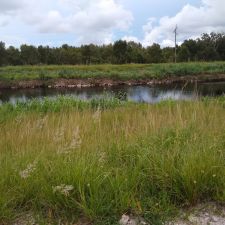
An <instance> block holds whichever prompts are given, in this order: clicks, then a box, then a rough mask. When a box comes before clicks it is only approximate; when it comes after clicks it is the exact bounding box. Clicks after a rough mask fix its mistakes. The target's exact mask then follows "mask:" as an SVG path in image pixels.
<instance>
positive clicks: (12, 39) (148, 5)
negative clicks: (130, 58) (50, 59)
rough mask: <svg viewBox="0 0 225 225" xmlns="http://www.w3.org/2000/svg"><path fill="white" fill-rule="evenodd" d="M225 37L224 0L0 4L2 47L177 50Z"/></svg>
mask: <svg viewBox="0 0 225 225" xmlns="http://www.w3.org/2000/svg"><path fill="white" fill-rule="evenodd" d="M176 25H177V26H178V43H182V41H183V40H185V39H189V38H197V37H199V36H200V35H201V34H202V33H209V32H225V0H169V1H166V0H156V1H155V0H38V1H37V0H0V41H3V42H5V43H6V46H9V45H13V46H16V47H19V46H20V45H21V44H24V43H26V44H32V45H36V46H38V45H49V46H55V47H57V46H61V45H62V44H65V43H67V44H69V45H73V46H80V45H81V44H89V43H93V44H98V45H102V44H109V43H113V42H114V41H116V40H119V39H123V40H127V41H129V40H133V41H136V42H140V43H142V44H143V45H144V46H149V45H152V44H153V43H159V44H160V45H161V46H162V47H166V46H174V33H173V30H174V28H175V27H176Z"/></svg>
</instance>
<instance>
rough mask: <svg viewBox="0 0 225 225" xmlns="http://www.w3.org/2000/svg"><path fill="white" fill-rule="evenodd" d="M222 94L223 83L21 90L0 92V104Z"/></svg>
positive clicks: (151, 100) (146, 99) (153, 99)
mask: <svg viewBox="0 0 225 225" xmlns="http://www.w3.org/2000/svg"><path fill="white" fill-rule="evenodd" d="M224 94H225V82H218V83H201V84H191V85H186V86H184V85H180V84H179V85H175V84H173V85H155V86H132V87H130V86H118V87H111V88H100V87H98V88H96V87H95V88H76V89H43V88H42V89H41V88H40V89H20V90H4V89H2V90H0V104H2V103H5V102H11V103H13V104H14V103H16V102H17V101H21V102H26V101H28V100H30V99H32V98H39V99H41V98H43V97H51V98H55V97H57V96H58V95H66V96H74V97H76V98H79V99H84V100H87V99H90V98H99V97H101V96H103V95H106V96H116V97H120V98H124V99H127V100H131V101H135V102H147V103H156V102H159V101H162V100H165V99H174V100H192V99H196V98H199V97H201V96H220V95H224Z"/></svg>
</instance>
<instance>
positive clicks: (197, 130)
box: [0, 98, 225, 224]
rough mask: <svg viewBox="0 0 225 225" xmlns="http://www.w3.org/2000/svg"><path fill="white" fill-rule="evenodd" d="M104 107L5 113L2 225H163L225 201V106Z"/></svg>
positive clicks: (0, 163)
mask: <svg viewBox="0 0 225 225" xmlns="http://www.w3.org/2000/svg"><path fill="white" fill-rule="evenodd" d="M51 104H52V105H53V103H51ZM51 104H49V105H51ZM55 104H56V103H55ZM84 104H87V103H84ZM101 106H102V105H100V104H98V106H97V107H91V105H90V104H89V105H86V107H83V108H82V109H81V108H77V107H69V108H68V107H65V106H62V108H61V110H56V111H55V110H40V108H39V107H42V106H41V105H39V106H38V107H36V108H32V107H30V106H27V108H26V107H25V111H23V110H22V109H20V108H16V106H14V108H9V106H3V107H2V108H1V110H2V111H1V117H2V118H4V119H2V120H1V123H0V171H1V173H0V193H1V195H0V224H1V223H3V224H4V222H5V223H6V222H8V223H9V224H10V223H11V221H12V220H13V219H14V218H15V217H17V216H18V215H20V214H21V213H23V212H33V213H34V215H39V217H38V218H36V219H37V220H38V219H39V220H42V222H43V221H44V222H43V224H47V223H50V224H51V223H52V224H54V223H53V221H57V220H59V218H61V219H62V218H64V219H66V220H67V221H69V220H71V221H72V220H74V221H76V220H79V218H86V219H87V220H89V221H92V222H93V223H94V224H117V221H118V220H119V218H120V217H121V215H122V214H123V213H132V214H134V215H141V216H143V217H144V218H145V219H146V220H147V221H149V222H152V224H161V222H162V221H163V220H165V219H166V218H167V217H168V216H171V215H172V214H173V212H174V209H175V208H177V207H181V206H188V205H192V204H195V203H197V202H200V201H208V200H215V201H224V200H225V191H224V190H225V163H224V162H225V161H224V160H225V114H224V109H225V108H224V98H221V99H219V100H211V99H207V100H204V101H196V102H173V101H166V102H163V103H160V104H157V105H146V104H139V105H137V104H132V103H129V104H128V103H127V104H126V103H123V104H118V105H116V107H101ZM114 106H115V105H114ZM4 107H5V108H4ZM17 107H18V106H17ZM29 107H30V108H29ZM50 108H51V107H49V109H50ZM3 109H4V110H3ZM19 109H20V110H19ZM15 112H16V113H15ZM24 112H26V113H24ZM4 114H8V117H3V115H4Z"/></svg>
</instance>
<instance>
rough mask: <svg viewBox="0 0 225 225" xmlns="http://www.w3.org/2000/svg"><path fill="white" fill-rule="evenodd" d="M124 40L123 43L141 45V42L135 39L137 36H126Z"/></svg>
mask: <svg viewBox="0 0 225 225" xmlns="http://www.w3.org/2000/svg"><path fill="white" fill-rule="evenodd" d="M122 40H123V41H127V42H130V41H134V42H136V43H139V42H140V40H139V39H138V38H137V37H135V36H124V37H123V38H122Z"/></svg>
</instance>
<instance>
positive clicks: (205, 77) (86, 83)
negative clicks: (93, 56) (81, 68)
mask: <svg viewBox="0 0 225 225" xmlns="http://www.w3.org/2000/svg"><path fill="white" fill-rule="evenodd" d="M219 81H225V74H213V75H212V74H202V75H195V76H187V75H186V76H180V77H175V76H171V77H169V78H163V79H130V80H120V79H108V78H87V79H79V78H75V79H65V78H58V79H48V80H39V79H34V80H19V81H18V80H17V81H15V80H1V81H0V89H23V88H41V87H45V88H77V87H78V88H82V87H107V86H109V87H110V86H118V85H129V86H134V85H154V84H172V83H186V82H188V83H195V82H198V83H201V82H219Z"/></svg>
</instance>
